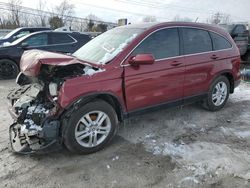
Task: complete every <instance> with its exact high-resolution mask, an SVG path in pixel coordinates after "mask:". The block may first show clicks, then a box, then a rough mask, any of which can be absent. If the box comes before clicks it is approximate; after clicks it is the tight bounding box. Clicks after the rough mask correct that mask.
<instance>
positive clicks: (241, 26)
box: [234, 25, 246, 34]
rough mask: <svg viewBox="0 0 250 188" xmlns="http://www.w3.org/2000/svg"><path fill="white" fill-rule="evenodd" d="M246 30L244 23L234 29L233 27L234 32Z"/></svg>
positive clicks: (238, 32) (240, 32) (241, 32)
mask: <svg viewBox="0 0 250 188" xmlns="http://www.w3.org/2000/svg"><path fill="white" fill-rule="evenodd" d="M245 31H246V28H245V26H244V25H238V26H237V27H236V28H235V29H234V33H236V34H243V33H244V32H245Z"/></svg>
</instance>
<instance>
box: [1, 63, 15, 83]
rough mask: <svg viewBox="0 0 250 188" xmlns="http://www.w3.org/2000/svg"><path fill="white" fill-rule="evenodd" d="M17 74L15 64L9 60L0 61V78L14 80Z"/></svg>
mask: <svg viewBox="0 0 250 188" xmlns="http://www.w3.org/2000/svg"><path fill="white" fill-rule="evenodd" d="M18 72H19V69H18V66H17V64H16V63H15V62H14V61H12V60H9V59H1V60H0V78H1V79H13V78H16V76H17V74H18Z"/></svg>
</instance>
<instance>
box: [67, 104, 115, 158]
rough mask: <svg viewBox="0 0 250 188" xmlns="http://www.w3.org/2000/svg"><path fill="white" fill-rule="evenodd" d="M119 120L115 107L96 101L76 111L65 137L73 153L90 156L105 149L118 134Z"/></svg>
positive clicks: (70, 120) (69, 122)
mask: <svg viewBox="0 0 250 188" xmlns="http://www.w3.org/2000/svg"><path fill="white" fill-rule="evenodd" d="M117 124H118V118H117V115H116V112H115V110H114V109H113V107H112V106H111V105H110V104H108V103H107V102H105V101H102V100H96V101H94V102H90V103H87V104H86V105H84V106H82V107H81V108H79V109H78V110H77V111H75V112H74V113H73V114H72V115H71V117H70V119H69V121H68V125H66V128H65V133H64V135H63V138H64V144H65V146H66V147H67V148H68V149H69V150H70V151H72V152H75V153H82V154H89V153H93V152H97V151H99V150H101V149H103V148H104V147H105V146H106V145H107V144H108V143H109V141H110V140H111V139H112V138H113V136H114V135H115V133H116V129H117Z"/></svg>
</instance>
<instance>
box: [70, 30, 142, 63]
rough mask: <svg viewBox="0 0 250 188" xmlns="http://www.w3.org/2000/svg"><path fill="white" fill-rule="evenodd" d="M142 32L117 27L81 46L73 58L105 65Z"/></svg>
mask: <svg viewBox="0 0 250 188" xmlns="http://www.w3.org/2000/svg"><path fill="white" fill-rule="evenodd" d="M143 31H144V30H143V29H137V28H136V29H135V28H119V27H118V28H115V29H112V30H109V31H107V32H105V33H103V34H101V35H99V36H98V37H96V38H94V39H93V40H91V41H90V42H88V43H87V44H85V45H84V46H82V47H81V48H80V49H79V50H77V51H76V52H75V53H74V54H73V56H75V57H76V58H78V59H81V60H83V61H88V62H91V63H95V64H106V63H107V62H109V61H110V60H112V59H113V58H114V57H115V56H116V55H118V54H119V53H120V52H121V51H122V50H123V49H124V48H125V47H126V46H127V45H128V44H129V43H130V42H131V41H132V40H133V39H135V38H136V37H137V36H138V35H139V34H140V33H142V32H143Z"/></svg>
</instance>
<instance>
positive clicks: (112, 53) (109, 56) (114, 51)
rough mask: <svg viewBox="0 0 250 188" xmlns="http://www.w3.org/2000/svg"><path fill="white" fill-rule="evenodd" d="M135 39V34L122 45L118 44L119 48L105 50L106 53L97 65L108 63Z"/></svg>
mask: <svg viewBox="0 0 250 188" xmlns="http://www.w3.org/2000/svg"><path fill="white" fill-rule="evenodd" d="M136 37H137V34H133V35H132V36H131V37H130V38H128V39H127V40H125V41H124V43H122V44H120V46H119V47H118V48H117V49H114V48H111V47H109V49H108V50H107V53H106V54H105V55H104V56H103V58H102V59H101V60H100V61H99V62H98V63H99V64H105V63H107V62H108V61H110V60H111V59H113V58H114V57H115V56H116V55H117V54H119V53H120V52H121V51H122V50H123V49H124V48H125V47H126V46H127V45H128V44H129V43H130V42H131V41H132V40H134V39H135V38H136ZM104 49H105V48H104ZM111 49H112V50H111Z"/></svg>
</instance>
